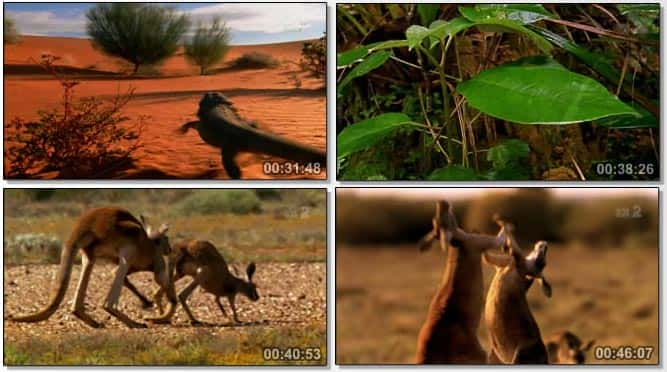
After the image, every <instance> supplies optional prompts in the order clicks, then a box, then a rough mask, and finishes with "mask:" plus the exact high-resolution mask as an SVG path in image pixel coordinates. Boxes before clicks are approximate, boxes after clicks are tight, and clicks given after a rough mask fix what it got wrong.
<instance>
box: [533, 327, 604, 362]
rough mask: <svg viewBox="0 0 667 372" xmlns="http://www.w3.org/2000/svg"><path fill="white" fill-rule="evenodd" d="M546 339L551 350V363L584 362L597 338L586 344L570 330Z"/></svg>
mask: <svg viewBox="0 0 667 372" xmlns="http://www.w3.org/2000/svg"><path fill="white" fill-rule="evenodd" d="M545 341H546V347H547V351H548V352H549V364H584V363H586V353H588V351H589V350H590V349H591V347H593V344H595V340H590V341H588V342H587V343H586V344H584V343H583V342H582V341H581V339H580V338H579V337H577V335H575V334H574V333H572V332H570V331H563V332H557V333H554V334H552V335H550V336H549V337H547V338H546V340H545Z"/></svg>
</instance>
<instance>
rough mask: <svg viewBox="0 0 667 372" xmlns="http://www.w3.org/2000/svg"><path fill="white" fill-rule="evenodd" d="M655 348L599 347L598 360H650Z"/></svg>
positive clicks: (596, 356) (596, 350)
mask: <svg viewBox="0 0 667 372" xmlns="http://www.w3.org/2000/svg"><path fill="white" fill-rule="evenodd" d="M653 349H654V347H653V346H646V345H641V346H597V347H596V348H595V359H597V360H648V359H651V356H652V355H653Z"/></svg>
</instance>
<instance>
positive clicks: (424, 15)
mask: <svg viewBox="0 0 667 372" xmlns="http://www.w3.org/2000/svg"><path fill="white" fill-rule="evenodd" d="M438 10H440V4H417V13H419V18H420V20H421V24H422V25H427V24H429V23H431V22H433V20H434V19H435V17H437V16H438Z"/></svg>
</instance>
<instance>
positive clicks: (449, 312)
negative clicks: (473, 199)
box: [416, 201, 506, 364]
mask: <svg viewBox="0 0 667 372" xmlns="http://www.w3.org/2000/svg"><path fill="white" fill-rule="evenodd" d="M436 239H439V240H440V247H441V249H442V250H443V251H444V250H446V248H447V246H448V245H449V246H450V247H449V249H448V251H447V267H446V268H445V271H444V274H443V276H442V280H441V283H440V286H439V288H438V290H437V292H436V294H435V296H434V297H433V300H432V302H431V305H430V307H429V310H428V314H427V317H426V321H425V322H424V325H423V326H422V328H421V331H420V332H419V337H418V339H417V355H416V362H417V363H419V364H425V363H429V364H442V363H457V364H461V363H466V364H483V363H484V362H485V360H486V353H485V352H484V350H483V349H482V347H481V345H480V343H479V340H478V338H477V330H478V328H479V323H480V320H481V316H482V306H483V301H484V298H483V292H484V288H483V283H482V266H481V256H482V255H483V254H484V255H487V254H489V252H487V251H488V250H491V249H499V248H500V247H501V246H502V244H503V242H504V241H505V240H506V236H505V231H504V228H501V229H500V231H499V232H498V234H497V235H496V236H492V235H484V234H470V233H467V232H465V231H463V230H461V229H460V228H459V227H458V224H457V222H456V217H455V216H454V212H453V210H452V208H451V206H450V205H449V203H448V202H446V201H439V202H437V203H436V215H435V217H434V218H433V230H432V231H431V232H429V233H428V234H427V235H426V236H425V237H424V238H422V240H420V242H419V246H420V249H421V250H424V249H427V248H428V247H429V245H430V244H431V243H432V242H433V241H434V240H436Z"/></svg>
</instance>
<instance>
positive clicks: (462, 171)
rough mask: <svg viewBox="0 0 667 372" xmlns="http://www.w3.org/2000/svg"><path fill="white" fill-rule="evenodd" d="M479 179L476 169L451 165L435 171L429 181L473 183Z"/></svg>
mask: <svg viewBox="0 0 667 372" xmlns="http://www.w3.org/2000/svg"><path fill="white" fill-rule="evenodd" d="M477 178H478V177H477V175H476V174H475V170H474V169H472V168H465V167H462V166H460V165H451V166H449V167H444V168H439V169H436V170H434V171H433V173H431V174H430V175H429V176H428V178H427V179H428V180H429V181H473V180H476V179H477Z"/></svg>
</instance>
